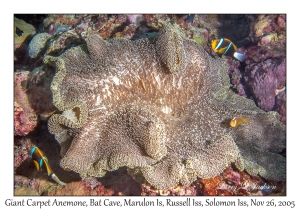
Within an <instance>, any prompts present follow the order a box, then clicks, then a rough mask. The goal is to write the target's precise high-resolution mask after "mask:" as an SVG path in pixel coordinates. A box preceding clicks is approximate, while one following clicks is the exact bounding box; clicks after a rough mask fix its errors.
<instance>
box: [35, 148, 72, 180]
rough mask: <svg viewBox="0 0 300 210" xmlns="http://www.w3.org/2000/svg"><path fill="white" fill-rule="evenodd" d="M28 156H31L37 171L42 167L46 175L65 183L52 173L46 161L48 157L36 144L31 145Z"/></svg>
mask: <svg viewBox="0 0 300 210" xmlns="http://www.w3.org/2000/svg"><path fill="white" fill-rule="evenodd" d="M30 157H31V158H32V160H33V163H34V165H35V167H36V169H37V170H38V171H41V170H42V169H43V168H44V169H46V171H47V173H48V176H50V177H51V178H52V179H53V180H54V181H56V182H57V183H58V184H60V185H63V186H65V185H66V183H64V182H62V181H60V180H59V178H58V177H57V176H56V175H55V174H54V173H53V171H52V169H51V168H50V165H49V163H48V158H47V157H46V156H45V155H44V154H43V152H42V151H41V150H40V149H39V148H38V147H37V146H34V147H32V149H31V150H30Z"/></svg>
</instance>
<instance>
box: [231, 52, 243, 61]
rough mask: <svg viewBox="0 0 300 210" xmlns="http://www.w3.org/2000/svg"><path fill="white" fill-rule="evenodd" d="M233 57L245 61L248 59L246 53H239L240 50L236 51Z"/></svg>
mask: <svg viewBox="0 0 300 210" xmlns="http://www.w3.org/2000/svg"><path fill="white" fill-rule="evenodd" d="M233 57H235V58H236V59H238V60H239V61H241V62H243V61H244V60H245V59H246V55H245V54H243V53H239V52H235V53H234V54H233Z"/></svg>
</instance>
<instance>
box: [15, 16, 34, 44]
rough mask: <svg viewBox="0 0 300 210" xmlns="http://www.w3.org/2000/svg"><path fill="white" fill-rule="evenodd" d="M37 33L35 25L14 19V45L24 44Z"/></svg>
mask: <svg viewBox="0 0 300 210" xmlns="http://www.w3.org/2000/svg"><path fill="white" fill-rule="evenodd" d="M35 33H36V31H35V28H34V27H33V25H31V24H29V23H26V22H25V21H24V20H21V19H18V18H16V17H14V45H20V44H22V43H23V42H24V41H25V40H26V38H27V37H28V36H30V35H34V34H35Z"/></svg>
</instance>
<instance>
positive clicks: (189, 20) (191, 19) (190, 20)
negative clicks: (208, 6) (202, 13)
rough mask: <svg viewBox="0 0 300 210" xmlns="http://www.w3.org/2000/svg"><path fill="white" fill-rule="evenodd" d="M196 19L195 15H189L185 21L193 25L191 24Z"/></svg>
mask: <svg viewBox="0 0 300 210" xmlns="http://www.w3.org/2000/svg"><path fill="white" fill-rule="evenodd" d="M194 17H195V14H192V15H191V14H189V15H188V16H187V17H186V18H185V19H184V20H185V21H186V22H188V23H191V22H193V20H194Z"/></svg>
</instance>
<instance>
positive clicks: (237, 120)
mask: <svg viewBox="0 0 300 210" xmlns="http://www.w3.org/2000/svg"><path fill="white" fill-rule="evenodd" d="M247 122H249V118H247V117H241V116H236V117H234V118H232V119H231V120H230V126H231V127H233V128H235V127H237V126H239V125H241V124H245V123H247Z"/></svg>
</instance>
